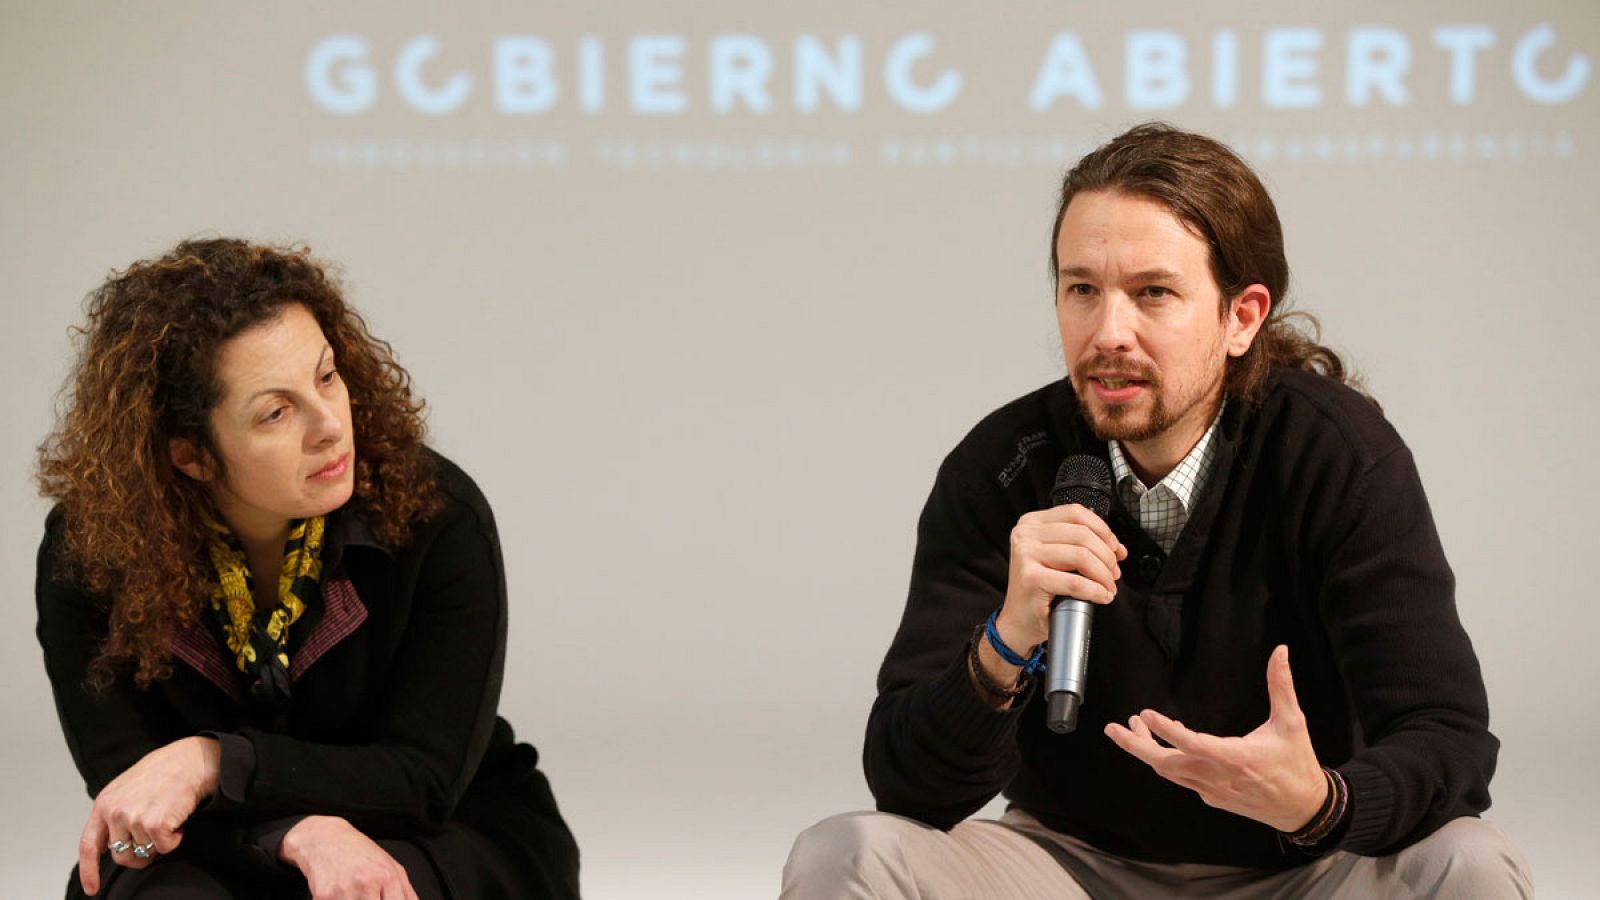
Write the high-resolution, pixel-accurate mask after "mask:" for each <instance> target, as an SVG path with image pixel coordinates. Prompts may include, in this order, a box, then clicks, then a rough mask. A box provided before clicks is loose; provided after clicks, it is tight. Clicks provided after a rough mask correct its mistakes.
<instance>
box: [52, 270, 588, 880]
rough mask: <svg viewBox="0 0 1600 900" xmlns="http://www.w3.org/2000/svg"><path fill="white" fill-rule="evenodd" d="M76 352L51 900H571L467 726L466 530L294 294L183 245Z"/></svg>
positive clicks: (114, 285)
mask: <svg viewBox="0 0 1600 900" xmlns="http://www.w3.org/2000/svg"><path fill="white" fill-rule="evenodd" d="M82 337H83V346H82V356H81V359H80V361H79V363H78V366H77V370H76V375H75V380H74V383H73V390H72V393H71V394H70V395H69V399H68V402H67V406H66V409H65V412H64V413H63V415H62V417H61V420H60V423H59V426H58V428H57V430H56V431H55V432H54V433H53V434H52V435H51V436H50V437H49V439H47V440H46V442H45V443H44V445H43V446H42V448H41V450H40V460H39V480H40V484H41V488H42V491H43V493H44V494H45V495H46V496H49V497H51V498H54V499H55V500H56V501H57V504H56V507H55V509H54V510H53V511H52V512H51V514H50V517H49V520H48V522H47V524H46V529H45V538H44V542H43V544H42V546H41V547H40V550H39V567H38V580H37V599H38V612H39V627H38V634H39V641H40V643H41V644H42V645H43V647H44V651H45V653H44V655H45V664H46V667H47V669H48V673H49V677H50V682H51V685H52V688H53V690H54V692H55V699H56V708H57V710H58V711H59V714H60V716H61V725H62V729H63V731H64V732H65V733H66V738H67V744H68V746H69V748H70V749H71V751H72V756H73V759H74V761H75V762H76V763H77V766H78V770H79V771H80V772H81V773H82V774H83V778H84V780H85V782H86V783H87V785H88V789H89V793H90V795H92V796H93V797H94V798H95V800H94V806H93V809H92V810H91V811H90V813H89V819H88V822H87V824H86V825H85V826H84V830H83V835H82V839H81V841H80V843H79V848H78V867H77V872H76V876H75V877H74V878H73V879H72V881H71V882H69V885H68V896H69V897H70V896H81V895H82V894H94V895H99V896H108V897H113V898H120V897H134V896H140V897H155V896H163V897H165V896H172V897H190V896H193V897H217V896H235V897H279V896H286V897H304V896H306V895H307V894H308V893H309V894H310V896H312V897H314V898H319V900H320V898H323V897H341V898H342V897H371V898H380V897H381V898H384V900H388V898H415V897H421V898H428V897H443V896H454V897H459V898H479V897H515V898H533V897H573V896H576V895H577V866H578V862H577V847H576V845H575V844H574V843H573V840H572V837H571V834H570V833H569V832H568V830H567V828H566V825H565V824H564V823H563V822H562V819H561V816H560V813H559V812H558V811H557V809H556V805H555V801H554V798H553V797H552V796H551V794H550V789H549V786H548V784H547V782H546V781H545V778H544V776H543V775H542V774H540V772H539V771H538V769H537V767H536V763H537V760H538V755H537V753H536V752H535V751H534V749H533V748H532V747H530V746H528V745H527V744H519V743H517V742H516V741H515V739H514V738H513V736H512V731H511V727H510V725H508V724H507V723H506V722H505V720H503V719H501V718H499V717H498V716H497V715H496V703H497V701H498V697H499V694H500V684H501V673H502V668H503V663H504V658H505V633H506V632H505V629H506V597H505V579H504V573H503V568H502V564H501V557H500V547H499V542H498V538H497V536H496V532H495V525H494V518H493V516H492V515H491V513H490V511H489V506H488V503H487V502H486V501H485V500H484V498H483V495H482V494H481V493H480V492H479V491H478V488H477V486H476V485H475V484H473V482H472V480H471V479H470V478H468V477H467V476H466V475H465V474H464V473H463V472H462V471H461V470H460V469H458V468H456V467H455V466H454V465H453V464H451V463H450V462H449V461H448V460H446V459H444V458H443V457H440V456H439V455H437V454H435V453H433V452H432V451H430V450H428V449H427V447H426V446H424V444H423V426H422V420H421V415H420V414H421V411H422V403H421V402H420V401H418V400H415V399H414V398H413V397H412V394H411V390H410V378H409V376H408V375H407V374H406V372H405V370H404V369H402V368H400V366H399V365H398V364H397V363H396V362H395V361H394V359H393V357H392V356H391V355H390V351H389V347H388V345H387V344H385V343H383V342H382V341H379V340H377V339H375V338H373V337H372V336H371V335H370V334H369V333H368V332H367V329H366V326H365V324H364V323H363V321H362V320H361V318H360V316H359V315H358V314H357V313H356V312H355V311H354V310H353V309H351V308H350V307H349V306H347V305H346V304H345V302H344V299H343V298H342V296H341V294H340V291H339V288H338V286H337V285H336V284H335V283H334V282H333V281H332V280H331V279H330V278H329V277H328V276H327V275H326V273H325V272H324V271H323V269H322V267H321V266H320V265H319V264H318V263H317V262H316V261H315V260H313V259H311V258H310V257H309V256H308V255H307V253H306V252H305V251H303V250H289V249H279V248H273V247H265V246H257V245H252V244H247V243H245V242H242V241H237V240H207V241H194V242H187V243H183V244H180V245H179V246H178V247H177V248H175V249H174V250H173V251H172V252H171V253H168V254H167V255H166V256H164V257H162V258H160V259H157V260H153V261H146V262H141V263H137V264H135V265H134V266H133V267H131V268H129V269H128V270H127V271H125V272H121V273H118V274H115V275H114V276H113V277H112V278H111V279H110V280H109V281H108V282H107V283H106V284H105V285H103V286H102V287H100V288H99V289H98V290H97V291H95V292H94V293H93V294H92V295H90V298H89V301H88V324H87V325H86V326H85V328H84V329H83V330H82ZM80 890H81V893H80Z"/></svg>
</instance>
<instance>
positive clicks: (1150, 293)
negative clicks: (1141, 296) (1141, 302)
mask: <svg viewBox="0 0 1600 900" xmlns="http://www.w3.org/2000/svg"><path fill="white" fill-rule="evenodd" d="M1144 293H1145V296H1147V297H1155V298H1161V297H1170V296H1172V291H1171V290H1169V289H1167V288H1164V287H1162V286H1161V285H1159V284H1152V285H1150V286H1149V287H1147V288H1145V289H1144Z"/></svg>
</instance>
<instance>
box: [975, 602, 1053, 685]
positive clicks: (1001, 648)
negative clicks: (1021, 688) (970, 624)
mask: <svg viewBox="0 0 1600 900" xmlns="http://www.w3.org/2000/svg"><path fill="white" fill-rule="evenodd" d="M998 615H1000V610H998V609H996V610H995V611H994V612H992V613H989V621H987V622H985V623H983V633H984V635H985V636H987V637H988V638H989V646H991V647H993V648H994V652H996V653H998V654H1000V658H1001V659H1003V660H1005V661H1006V662H1008V663H1010V664H1011V665H1013V666H1021V667H1022V674H1023V675H1024V676H1027V675H1037V674H1039V673H1040V672H1043V671H1044V668H1045V662H1044V647H1045V645H1044V644H1040V645H1039V646H1037V647H1035V648H1033V655H1032V656H1023V655H1021V654H1020V653H1018V652H1016V651H1015V650H1012V649H1011V648H1010V647H1007V646H1006V642H1005V641H1003V640H1001V639H1000V631H999V629H997V628H995V627H994V620H995V617H996V616H998Z"/></svg>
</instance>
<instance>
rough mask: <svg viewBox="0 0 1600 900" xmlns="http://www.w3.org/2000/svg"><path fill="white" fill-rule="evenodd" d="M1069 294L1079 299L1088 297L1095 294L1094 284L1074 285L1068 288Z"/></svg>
mask: <svg viewBox="0 0 1600 900" xmlns="http://www.w3.org/2000/svg"><path fill="white" fill-rule="evenodd" d="M1067 293H1069V294H1072V295H1074V296H1078V297H1087V296H1089V295H1090V294H1093V293H1094V285H1092V284H1073V285H1068V286H1067Z"/></svg>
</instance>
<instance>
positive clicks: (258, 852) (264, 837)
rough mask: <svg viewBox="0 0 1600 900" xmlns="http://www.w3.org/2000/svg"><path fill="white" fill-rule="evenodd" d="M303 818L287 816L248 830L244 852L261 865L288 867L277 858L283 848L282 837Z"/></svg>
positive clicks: (245, 836)
mask: <svg viewBox="0 0 1600 900" xmlns="http://www.w3.org/2000/svg"><path fill="white" fill-rule="evenodd" d="M304 818H305V816H287V817H285V818H282V819H272V820H270V821H266V822H262V823H261V824H260V825H257V826H255V827H253V828H251V829H249V830H248V831H246V832H245V835H244V845H245V852H246V853H249V854H250V855H251V856H253V857H255V858H256V861H257V862H259V863H261V864H263V865H269V866H282V865H288V863H286V862H284V861H283V860H282V859H280V858H279V857H278V851H279V850H280V849H282V847H283V839H284V837H286V836H287V835H288V834H289V831H290V830H291V829H293V828H294V827H295V826H296V825H299V824H300V822H301V820H303V819H304Z"/></svg>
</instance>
